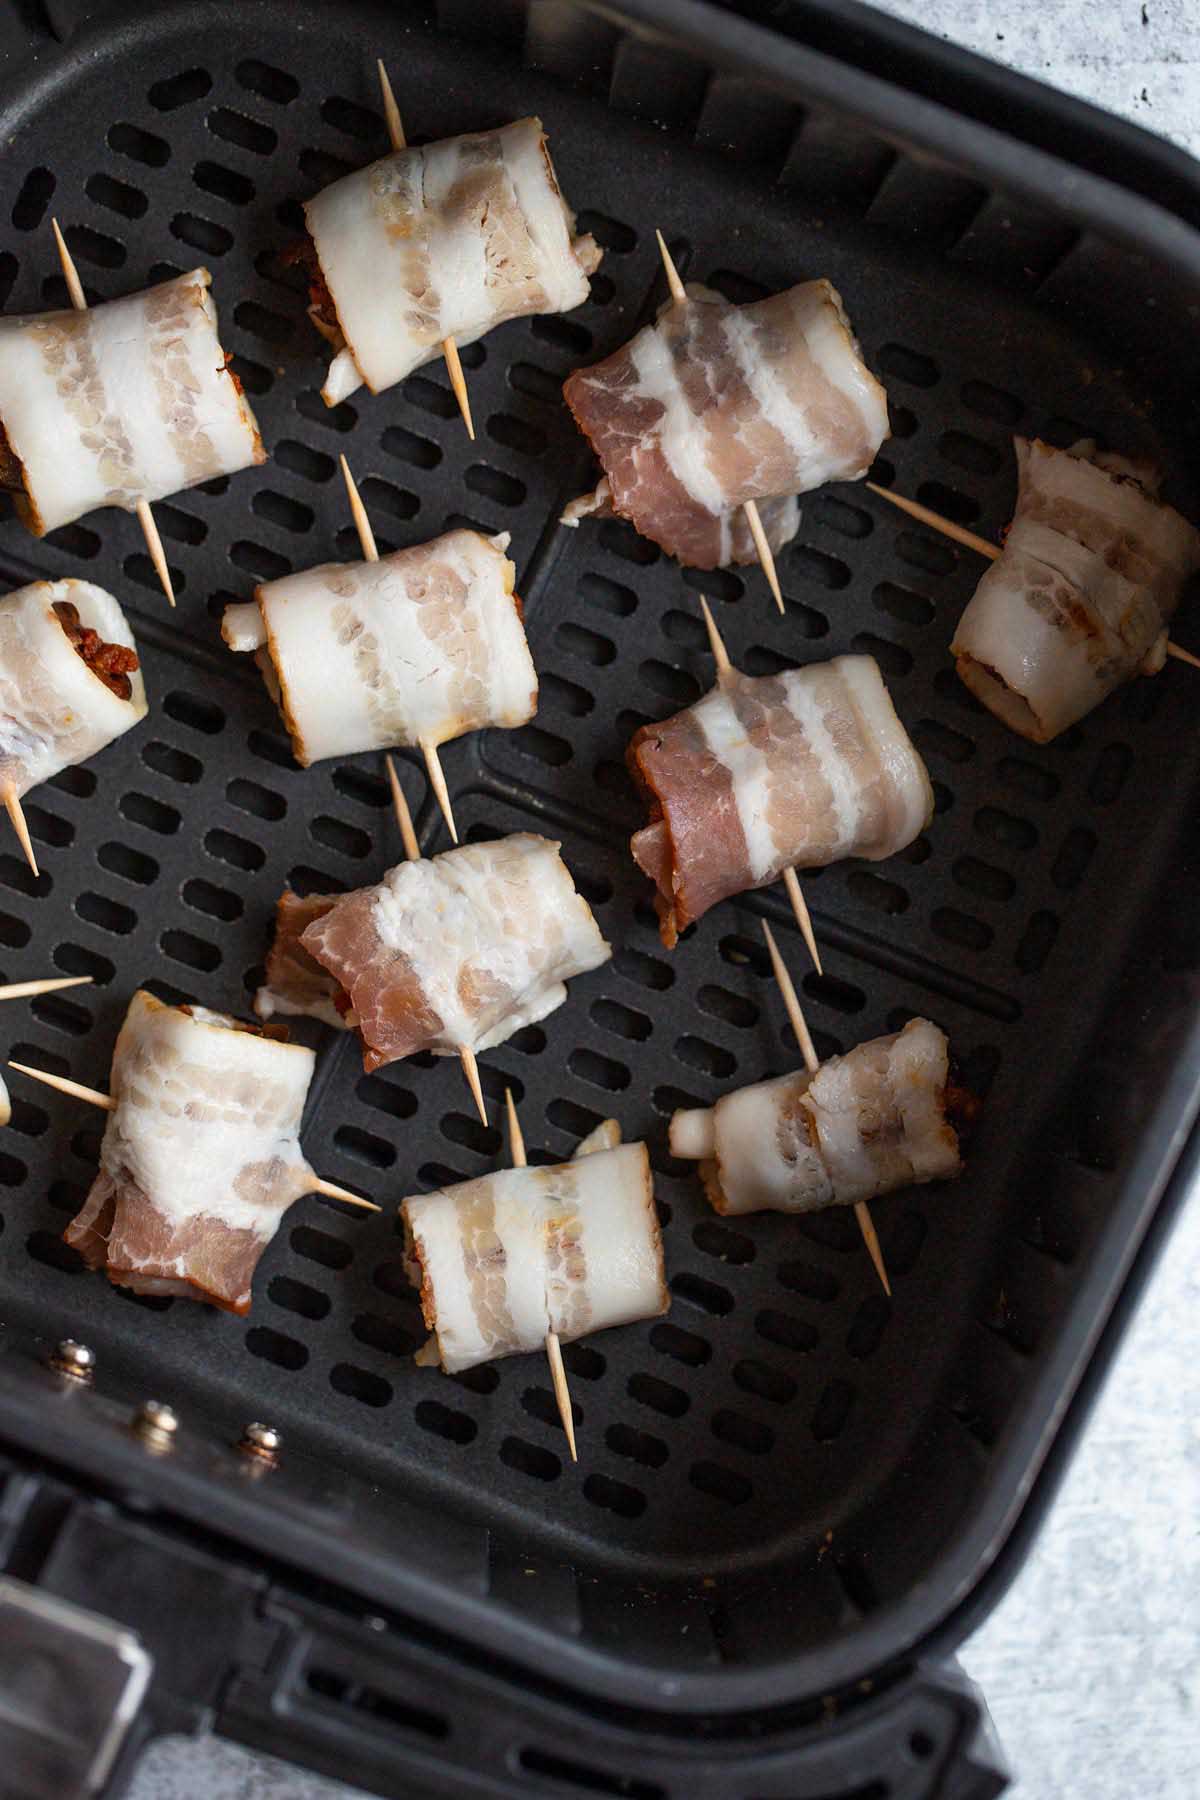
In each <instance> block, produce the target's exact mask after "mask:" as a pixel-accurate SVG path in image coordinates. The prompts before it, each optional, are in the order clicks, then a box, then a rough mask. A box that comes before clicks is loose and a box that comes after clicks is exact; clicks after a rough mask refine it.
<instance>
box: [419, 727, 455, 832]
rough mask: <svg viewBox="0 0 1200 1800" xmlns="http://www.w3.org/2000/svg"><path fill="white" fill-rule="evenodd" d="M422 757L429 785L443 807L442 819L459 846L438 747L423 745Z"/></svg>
mask: <svg viewBox="0 0 1200 1800" xmlns="http://www.w3.org/2000/svg"><path fill="white" fill-rule="evenodd" d="M421 755H422V756H423V757H424V758H425V772H426V774H427V775H428V776H429V785H430V787H431V788H432V789H433V795H434V799H435V800H436V801H437V803H438V805H439V806H440V807H441V810H442V817H443V819H445V821H446V829H447V830H448V831H449V833H450V836H451V839H452V840H453V842H454V843H456V844H457V842H458V826H457V825H456V824H455V823H454V810H453V808H452V807H451V805H450V790H449V788H448V787H447V786H446V775H445V771H444V770H443V768H442V764H441V760H440V758H439V756H438V747H437V745H436V744H433V743H429V742H425V743H423V744H422V745H421Z"/></svg>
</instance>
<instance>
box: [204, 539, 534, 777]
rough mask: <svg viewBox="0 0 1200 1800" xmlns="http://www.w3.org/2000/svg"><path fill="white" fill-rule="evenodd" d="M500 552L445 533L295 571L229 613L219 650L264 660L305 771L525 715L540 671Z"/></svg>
mask: <svg viewBox="0 0 1200 1800" xmlns="http://www.w3.org/2000/svg"><path fill="white" fill-rule="evenodd" d="M507 545H508V538H507V535H503V534H502V535H501V536H499V537H495V538H486V537H483V536H482V535H481V534H480V533H479V532H477V531H469V530H459V531H450V532H446V533H445V534H444V536H442V537H438V538H433V539H431V541H430V542H429V543H426V544H416V545H413V546H411V547H410V548H408V549H405V550H396V551H393V552H392V553H391V554H390V555H388V556H382V557H380V558H379V560H378V561H377V562H354V563H323V564H321V565H320V566H319V567H317V568H315V569H301V570H300V571H298V572H297V573H296V574H295V575H286V576H284V577H283V578H282V579H281V580H279V581H270V582H267V583H265V584H264V585H263V586H262V587H260V588H259V589H258V600H257V604H256V606H255V607H253V608H251V607H248V606H246V605H236V606H231V607H228V608H226V612H225V620H224V624H223V626H222V633H223V635H224V637H225V641H226V643H227V644H229V645H230V647H231V648H232V649H235V650H259V649H260V648H261V649H264V650H265V654H266V655H267V656H269V658H270V662H271V666H272V669H273V672H274V681H275V684H276V686H277V688H278V698H279V702H280V705H281V710H282V711H283V715H284V720H285V722H286V724H287V726H288V729H289V731H290V733H291V737H292V744H293V748H294V750H295V752H296V756H297V759H298V760H299V761H300V762H301V763H303V764H305V765H308V764H309V763H313V762H318V761H320V760H321V759H322V758H324V757H328V756H345V755H352V754H353V753H354V752H356V751H359V750H375V749H385V748H391V747H401V746H417V745H425V744H435V745H436V744H442V743H445V742H446V741H447V740H448V739H450V738H454V737H459V736H461V735H462V734H463V733H464V732H467V731H476V730H479V729H481V728H482V727H484V726H487V725H495V726H501V727H512V726H517V725H523V724H525V722H526V721H527V720H528V719H531V718H532V717H533V714H534V712H535V710H536V708H537V672H536V670H535V669H534V666H533V659H532V657H531V656H530V654H529V644H528V642H527V640H526V637H525V628H524V625H523V623H522V619H521V612H520V603H519V601H518V600H517V598H516V596H515V594H514V593H513V579H514V576H515V570H514V568H513V565H512V563H511V562H510V561H509V560H508V558H507V557H506V556H505V554H504V551H505V549H506V548H507ZM255 612H257V614H258V624H257V626H256V624H255V620H254V617H253V613H255Z"/></svg>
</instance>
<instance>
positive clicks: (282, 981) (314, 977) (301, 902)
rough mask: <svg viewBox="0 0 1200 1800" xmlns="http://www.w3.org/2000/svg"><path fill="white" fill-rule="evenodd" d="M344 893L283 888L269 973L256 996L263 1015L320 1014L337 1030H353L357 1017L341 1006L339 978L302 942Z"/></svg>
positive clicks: (258, 1011)
mask: <svg viewBox="0 0 1200 1800" xmlns="http://www.w3.org/2000/svg"><path fill="white" fill-rule="evenodd" d="M339 898H340V896H339V895H338V894H309V895H308V896H307V897H306V898H304V899H301V897H300V895H299V894H293V892H292V890H291V889H290V888H285V889H284V890H283V892H282V894H280V896H279V899H278V900H277V901H276V903H275V934H274V936H273V937H272V939H271V948H270V950H269V951H268V953H267V969H266V975H267V979H266V981H265V982H264V984H263V985H262V987H260V988H259V990H258V992H257V993H256V994H255V996H254V1011H255V1014H256V1015H257V1017H258V1018H260V1019H271V1018H274V1016H275V1014H276V1013H281V1014H283V1015H285V1016H288V1017H293V1018H294V1017H304V1018H308V1019H320V1021H321V1023H322V1024H323V1025H332V1026H334V1028H335V1029H336V1030H338V1031H351V1030H353V1027H354V1020H353V1018H352V1017H347V1015H346V1014H345V1013H343V1012H341V1011H339V1009H338V1007H337V1004H336V1002H337V999H338V996H339V995H340V993H341V989H340V987H339V986H338V984H337V982H336V981H335V980H334V978H333V976H332V975H331V974H330V973H329V971H328V969H323V968H322V967H321V965H320V963H319V962H318V961H317V960H316V958H315V957H313V956H310V955H309V953H308V951H307V950H306V949H305V948H304V945H303V944H302V943H301V942H300V939H301V937H302V936H303V934H304V932H305V931H306V930H307V929H308V927H309V926H310V925H312V924H314V923H315V922H316V920H318V919H323V918H324V917H325V914H326V913H327V912H328V911H329V909H330V907H331V906H334V905H336V903H337V901H338V899H339Z"/></svg>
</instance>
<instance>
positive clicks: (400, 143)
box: [375, 56, 408, 150]
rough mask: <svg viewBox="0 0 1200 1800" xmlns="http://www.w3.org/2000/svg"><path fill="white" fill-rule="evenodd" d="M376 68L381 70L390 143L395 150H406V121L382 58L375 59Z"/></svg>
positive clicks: (380, 86) (384, 108)
mask: <svg viewBox="0 0 1200 1800" xmlns="http://www.w3.org/2000/svg"><path fill="white" fill-rule="evenodd" d="M375 67H376V68H377V69H378V70H379V91H380V93H381V94H382V95H383V116H384V118H385V119H386V120H387V134H388V141H389V143H390V144H391V146H392V149H393V150H405V149H407V148H408V146H407V144H406V142H405V137H404V121H403V120H402V119H401V117H400V108H399V107H398V106H397V105H396V96H395V94H394V93H393V92H392V84H391V82H390V81H389V80H388V72H387V69H386V68H385V67H384V62H383V58H382V56H380V57H377V58H376V59H375Z"/></svg>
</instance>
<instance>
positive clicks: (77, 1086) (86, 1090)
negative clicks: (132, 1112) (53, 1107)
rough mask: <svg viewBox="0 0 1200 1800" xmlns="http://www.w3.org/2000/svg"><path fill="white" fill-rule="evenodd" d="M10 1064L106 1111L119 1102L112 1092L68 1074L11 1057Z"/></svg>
mask: <svg viewBox="0 0 1200 1800" xmlns="http://www.w3.org/2000/svg"><path fill="white" fill-rule="evenodd" d="M8 1066H9V1068H10V1069H15V1070H16V1071H17V1073H18V1074H19V1075H32V1076H33V1079H34V1080H35V1081H41V1082H44V1083H45V1085H46V1086H47V1087H52V1088H57V1089H58V1091H59V1093H60V1094H70V1096H71V1098H72V1099H73V1100H86V1101H87V1103H88V1105H89V1106H99V1107H102V1108H103V1109H104V1111H105V1112H111V1111H112V1109H113V1107H114V1106H115V1105H116V1104H117V1103H116V1101H115V1100H114V1099H113V1097H112V1095H111V1094H102V1093H101V1092H100V1090H99V1088H90V1087H84V1085H83V1083H82V1082H81V1081H72V1080H71V1079H70V1077H69V1076H66V1075H52V1074H51V1073H50V1071H49V1069H31V1068H30V1067H29V1064H28V1063H19V1062H13V1061H12V1059H11V1057H10V1058H9V1064H8Z"/></svg>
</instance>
